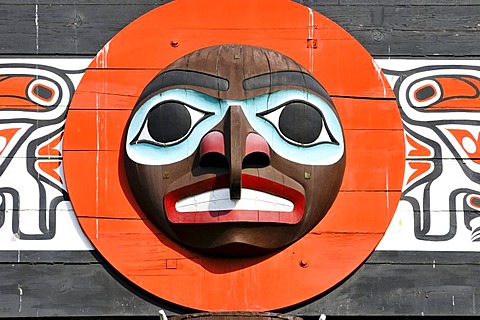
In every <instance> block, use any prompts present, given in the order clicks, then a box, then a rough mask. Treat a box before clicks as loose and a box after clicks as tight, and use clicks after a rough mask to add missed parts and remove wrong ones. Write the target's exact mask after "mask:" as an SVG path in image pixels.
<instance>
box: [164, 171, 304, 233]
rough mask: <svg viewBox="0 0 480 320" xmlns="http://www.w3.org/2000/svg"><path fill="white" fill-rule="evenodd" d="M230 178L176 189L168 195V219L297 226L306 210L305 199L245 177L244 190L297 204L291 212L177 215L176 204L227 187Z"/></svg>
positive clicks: (228, 212) (196, 222)
mask: <svg viewBox="0 0 480 320" xmlns="http://www.w3.org/2000/svg"><path fill="white" fill-rule="evenodd" d="M228 183H229V177H228V175H225V176H220V177H215V178H210V179H206V180H203V181H200V182H197V183H194V184H191V185H188V186H185V187H182V188H179V189H176V190H173V191H171V192H169V193H167V194H166V195H165V198H164V205H165V212H166V215H167V218H168V220H169V221H170V222H172V223H178V224H206V223H225V222H269V223H279V224H296V223H298V222H300V220H301V219H302V216H303V210H304V208H305V196H304V195H303V194H302V193H301V192H299V191H297V190H295V189H292V188H290V187H287V186H285V185H282V184H279V183H276V182H273V181H270V180H267V179H264V178H260V177H256V176H252V175H247V174H242V187H243V188H248V189H253V190H258V191H262V192H266V193H270V194H273V195H276V196H277V197H281V198H284V199H287V200H290V201H291V202H292V203H293V204H294V208H293V210H292V211H291V212H280V211H262V210H255V209H253V210H228V211H227V210H222V211H197V212H178V211H177V209H176V208H175V204H176V203H177V202H178V201H179V200H182V199H185V198H187V197H190V196H192V195H198V194H201V193H203V192H206V191H210V190H216V189H220V188H228Z"/></svg>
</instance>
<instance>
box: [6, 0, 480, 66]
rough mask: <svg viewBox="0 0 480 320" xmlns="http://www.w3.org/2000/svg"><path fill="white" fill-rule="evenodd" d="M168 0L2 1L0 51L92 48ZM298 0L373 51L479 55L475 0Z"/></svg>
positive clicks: (479, 9) (54, 51) (91, 52)
mask: <svg viewBox="0 0 480 320" xmlns="http://www.w3.org/2000/svg"><path fill="white" fill-rule="evenodd" d="M167 2H168V1H158V0H157V1H154V0H146V1H132V0H124V1H120V0H115V1H107V0H103V1H101V0H96V1H95V0H83V1H82V0H61V1H51V0H50V1H47V0H38V1H33V0H23V1H14V0H5V1H2V2H1V3H0V16H1V17H2V22H1V24H0V55H2V54H37V53H38V54H47V55H49V54H65V55H72V54H74V55H94V54H96V53H97V52H98V50H99V49H100V48H101V47H102V46H103V45H104V44H105V43H106V42H107V41H108V40H109V39H110V38H112V37H113V36H114V35H115V34H116V33H117V32H118V31H119V30H121V29H122V28H123V27H125V26H126V25H127V24H128V23H130V22H132V21H133V20H135V19H136V18H137V17H139V16H140V15H142V14H144V13H146V12H148V11H150V10H152V9H153V8H155V7H157V6H159V5H162V4H165V3H167ZM298 2H300V3H303V4H304V5H307V6H310V7H311V8H313V9H314V10H316V11H318V12H320V13H322V14H323V15H325V16H327V17H328V18H330V19H332V20H333V21H335V22H336V23H338V24H339V25H340V26H341V27H343V28H344V29H346V30H347V31H348V32H349V33H351V34H352V35H353V36H354V37H355V38H356V39H357V40H358V41H359V42H360V43H361V44H362V45H363V46H364V47H365V48H366V49H367V50H368V51H369V52H370V54H371V55H373V56H377V57H378V56H409V57H410V56H417V57H425V56H436V57H438V56H456V57H472V56H479V55H480V48H479V46H478V39H479V33H478V32H479V30H480V26H479V21H478V19H477V17H478V15H479V14H480V4H479V3H478V2H477V1H475V0H457V1H446V0H441V1H433V0H431V1H427V0H422V1H414V0H408V1H393V0H388V1H379V0H363V1H362V0H327V1H313V0H303V1H298ZM36 14H37V16H38V28H37V24H36V23H35V16H36ZM37 34H38V37H37ZM18 39H21V41H19V40H18ZM37 44H38V50H37Z"/></svg>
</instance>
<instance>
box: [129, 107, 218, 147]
mask: <svg viewBox="0 0 480 320" xmlns="http://www.w3.org/2000/svg"><path fill="white" fill-rule="evenodd" d="M212 114H213V113H211V112H206V111H202V110H199V109H196V108H194V107H192V106H189V105H187V104H185V103H183V102H178V101H163V102H161V103H159V104H157V105H156V106H154V107H153V108H152V109H150V111H149V112H148V114H147V116H146V118H145V121H144V122H143V125H142V128H141V129H140V132H139V133H138V134H137V136H136V137H135V139H133V141H132V142H131V144H137V143H151V144H154V145H159V146H171V145H174V144H177V143H179V142H181V141H183V140H184V139H186V138H187V137H188V135H189V134H190V133H191V132H192V130H193V128H195V126H196V125H197V124H198V123H199V122H201V121H202V120H204V119H205V118H207V117H209V116H211V115H212Z"/></svg>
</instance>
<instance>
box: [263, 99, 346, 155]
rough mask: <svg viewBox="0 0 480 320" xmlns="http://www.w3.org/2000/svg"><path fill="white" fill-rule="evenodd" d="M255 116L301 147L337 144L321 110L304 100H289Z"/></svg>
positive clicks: (285, 138) (288, 140)
mask: <svg viewBox="0 0 480 320" xmlns="http://www.w3.org/2000/svg"><path fill="white" fill-rule="evenodd" d="M257 116H259V117H261V118H263V119H265V120H267V121H268V122H270V124H272V125H273V127H275V129H276V130H277V132H278V133H279V135H280V136H281V137H282V138H283V139H284V140H286V141H287V142H289V143H291V144H294V145H298V146H303V147H310V146H314V145H317V144H320V143H334V144H338V142H337V141H336V140H335V139H334V138H333V136H332V135H331V133H330V130H329V128H328V125H327V123H326V121H325V118H324V116H323V115H322V113H321V111H320V110H319V109H318V108H316V107H315V106H313V105H311V104H310V103H307V102H305V101H300V100H297V101H290V102H287V103H285V104H283V105H281V106H279V107H277V108H274V109H271V110H267V111H264V112H261V113H258V114H257Z"/></svg>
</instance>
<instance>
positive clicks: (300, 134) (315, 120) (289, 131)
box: [278, 102, 322, 144]
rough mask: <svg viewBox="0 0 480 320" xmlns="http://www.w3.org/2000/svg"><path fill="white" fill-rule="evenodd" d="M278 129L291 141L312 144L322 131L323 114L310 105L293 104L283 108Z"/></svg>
mask: <svg viewBox="0 0 480 320" xmlns="http://www.w3.org/2000/svg"><path fill="white" fill-rule="evenodd" d="M278 127H279V129H280V131H281V132H282V133H283V134H284V135H285V136H286V137H287V138H288V139H290V140H293V141H295V142H298V143H302V144H308V143H312V142H314V141H315V140H317V138H318V137H319V136H320V132H321V131H322V114H321V113H320V111H318V110H317V109H315V108H314V107H312V106H310V105H308V104H305V103H301V102H292V103H289V104H287V105H286V106H285V107H284V108H283V110H282V112H281V114H280V118H279V120H278Z"/></svg>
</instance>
